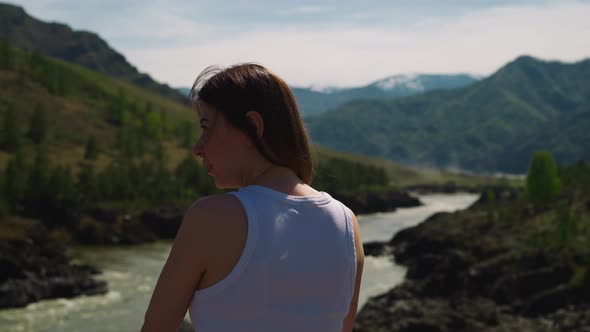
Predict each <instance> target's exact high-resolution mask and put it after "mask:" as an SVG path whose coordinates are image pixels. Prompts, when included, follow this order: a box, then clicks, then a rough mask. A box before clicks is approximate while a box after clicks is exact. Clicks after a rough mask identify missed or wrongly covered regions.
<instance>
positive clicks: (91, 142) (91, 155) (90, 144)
mask: <svg viewBox="0 0 590 332" xmlns="http://www.w3.org/2000/svg"><path fill="white" fill-rule="evenodd" d="M96 158H98V145H97V143H96V138H95V137H94V136H90V137H89V138H88V140H87V141H86V148H85V150H84V159H88V160H96Z"/></svg>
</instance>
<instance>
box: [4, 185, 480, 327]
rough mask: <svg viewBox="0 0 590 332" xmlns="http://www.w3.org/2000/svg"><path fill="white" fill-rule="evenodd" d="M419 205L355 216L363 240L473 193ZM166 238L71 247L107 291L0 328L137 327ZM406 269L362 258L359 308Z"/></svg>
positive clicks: (7, 313)
mask: <svg viewBox="0 0 590 332" xmlns="http://www.w3.org/2000/svg"><path fill="white" fill-rule="evenodd" d="M419 197H420V200H421V201H422V202H423V203H424V205H423V206H420V207H414V208H405V209H399V210H398V211H396V212H390V213H377V214H370V215H361V216H359V217H358V219H359V225H360V228H361V235H362V237H363V241H364V242H371V241H387V240H389V239H391V237H392V236H393V235H394V234H395V233H397V232H398V231H400V230H402V229H404V228H407V227H411V226H414V225H416V224H418V223H420V222H422V221H424V219H426V218H427V217H428V216H430V215H432V214H433V213H436V212H440V211H455V210H460V209H464V208H466V207H468V206H469V205H471V204H472V203H473V202H474V201H475V200H476V199H477V195H474V194H453V195H448V194H432V195H422V196H419ZM170 244H171V243H170V242H169V241H165V242H156V243H150V244H144V245H137V246H105V247H96V246H92V247H90V246H84V247H79V248H76V249H75V250H74V253H73V254H74V257H75V259H76V260H78V261H80V262H83V263H87V264H90V265H93V266H96V267H97V268H99V269H101V270H102V271H103V274H102V275H101V276H100V278H102V279H104V280H106V281H107V282H108V284H109V292H108V293H107V294H105V295H99V296H82V297H78V298H74V299H56V300H46V301H40V302H37V303H33V304H30V305H28V306H27V307H25V308H19V309H8V310H0V331H2V332H16V331H26V332H29V331H35V332H36V331H47V332H50V331H51V332H58V331H59V332H61V331H68V332H69V331H71V332H74V331H80V332H81V331H85V332H93V331H96V332H99V331H101V332H102V331H116V332H126V331H137V330H139V327H140V326H141V323H142V321H143V315H144V313H145V309H146V308H147V304H148V302H149V299H150V296H151V292H152V289H153V286H154V284H155V282H156V279H157V277H158V274H159V272H160V270H161V269H162V266H163V264H164V261H165V260H166V257H167V256H168V253H169V251H170ZM405 272H406V271H405V268H404V267H402V266H399V265H395V264H392V259H391V257H379V258H376V257H366V258H365V267H364V272H363V280H362V285H361V292H360V297H359V309H360V308H361V307H362V305H363V304H364V303H365V302H366V301H367V299H368V298H369V297H371V296H374V295H377V294H381V293H383V292H385V291H387V290H389V289H390V288H392V287H393V286H394V285H396V284H398V283H400V282H401V281H402V280H403V278H404V275H405Z"/></svg>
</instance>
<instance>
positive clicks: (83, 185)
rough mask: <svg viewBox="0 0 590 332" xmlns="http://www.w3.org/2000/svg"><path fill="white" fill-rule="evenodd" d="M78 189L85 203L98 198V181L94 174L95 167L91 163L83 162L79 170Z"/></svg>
mask: <svg viewBox="0 0 590 332" xmlns="http://www.w3.org/2000/svg"><path fill="white" fill-rule="evenodd" d="M76 189H77V191H78V193H79V195H80V197H81V201H82V203H83V204H85V205H87V204H90V203H91V202H92V201H93V200H96V199H98V194H99V190H98V183H97V179H96V175H95V174H94V167H93V166H92V164H90V163H82V164H81V165H80V171H78V179H77V182H76Z"/></svg>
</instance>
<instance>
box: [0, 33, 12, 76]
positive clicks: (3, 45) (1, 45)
mask: <svg viewBox="0 0 590 332" xmlns="http://www.w3.org/2000/svg"><path fill="white" fill-rule="evenodd" d="M12 66H13V59H12V50H11V49H10V45H9V44H8V42H7V41H6V40H5V39H4V38H0V69H11V68H12Z"/></svg>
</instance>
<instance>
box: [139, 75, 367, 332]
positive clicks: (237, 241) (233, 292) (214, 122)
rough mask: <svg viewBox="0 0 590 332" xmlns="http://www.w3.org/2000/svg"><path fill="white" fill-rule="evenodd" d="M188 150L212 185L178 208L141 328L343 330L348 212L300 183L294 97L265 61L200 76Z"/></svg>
mask: <svg viewBox="0 0 590 332" xmlns="http://www.w3.org/2000/svg"><path fill="white" fill-rule="evenodd" d="M191 97H192V99H193V101H194V103H195V106H196V110H197V112H198V113H199V115H200V123H201V128H202V134H201V137H200V139H199V141H198V143H197V144H196V146H195V147H194V149H193V152H194V154H195V155H196V156H198V157H200V158H201V159H202V161H203V164H204V165H205V167H207V171H208V173H209V175H210V176H212V177H213V178H214V179H215V184H216V186H217V187H218V188H239V190H238V191H235V192H231V193H229V194H223V195H215V196H209V197H205V198H202V199H200V200H198V201H196V202H195V203H193V205H192V206H191V207H190V208H189V209H188V211H187V212H186V214H185V216H184V220H183V222H182V226H181V227H180V229H179V231H178V234H177V236H176V239H175V241H174V245H173V247H172V250H171V252H170V256H169V257H168V260H167V262H166V264H165V266H164V268H163V270H162V273H161V275H160V278H159V280H158V283H157V285H156V288H155V290H154V293H153V295H152V299H151V301H150V305H149V308H148V310H147V313H146V317H145V322H144V326H143V328H142V331H178V328H179V326H180V325H181V322H182V320H183V318H184V316H185V314H186V311H187V308H189V313H190V317H191V321H192V323H193V326H194V328H195V329H196V330H197V331H204V332H207V331H273V332H274V331H297V332H302V331H319V332H329V331H352V327H353V325H354V319H355V315H356V310H357V302H358V293H359V287H360V280H361V274H362V268H363V260H364V254H363V249H362V243H361V238H360V234H359V228H358V222H357V219H356V217H355V216H354V214H353V213H352V212H351V211H350V210H349V209H348V208H346V207H345V206H344V205H342V204H341V203H340V202H338V201H336V200H334V199H333V198H332V197H330V196H329V195H328V194H327V193H324V192H318V191H316V190H315V189H313V188H312V187H310V186H309V184H310V183H311V179H312V161H311V155H310V152H309V146H308V141H307V137H306V133H305V130H304V127H303V123H302V121H301V117H300V115H299V111H298V110H297V105H296V103H295V98H294V97H293V94H292V93H291V91H290V89H289V88H288V86H287V84H286V83H285V82H284V81H283V80H282V79H280V78H279V77H278V76H277V75H275V74H274V73H272V72H270V71H269V70H268V69H266V68H265V67H263V66H260V65H256V64H243V65H236V66H233V67H229V68H227V69H224V70H219V69H213V68H209V69H207V70H205V71H204V72H203V73H201V74H200V75H199V77H198V78H197V80H196V81H195V84H194V85H193V88H192V91H191Z"/></svg>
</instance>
